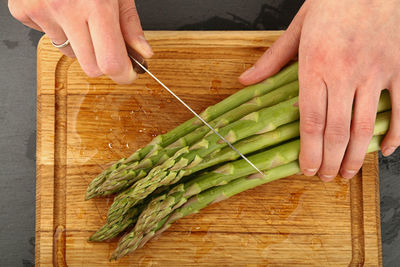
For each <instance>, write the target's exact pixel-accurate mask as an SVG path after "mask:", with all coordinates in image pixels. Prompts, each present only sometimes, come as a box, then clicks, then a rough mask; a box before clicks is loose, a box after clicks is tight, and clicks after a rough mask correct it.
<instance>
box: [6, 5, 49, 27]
mask: <svg viewBox="0 0 400 267" xmlns="http://www.w3.org/2000/svg"><path fill="white" fill-rule="evenodd" d="M19 5H23V4H22V3H20V2H19V1H15V0H14V1H13V0H9V1H8V9H9V10H10V13H11V16H13V17H14V18H15V19H16V20H18V21H19V22H21V23H22V24H24V25H25V26H28V27H29V28H32V29H35V30H37V31H41V32H43V30H42V29H41V28H40V27H39V25H37V24H36V23H35V22H33V21H32V19H31V18H30V17H29V16H28V15H27V14H26V13H25V11H24V10H23V9H22V8H21V7H20V6H19Z"/></svg>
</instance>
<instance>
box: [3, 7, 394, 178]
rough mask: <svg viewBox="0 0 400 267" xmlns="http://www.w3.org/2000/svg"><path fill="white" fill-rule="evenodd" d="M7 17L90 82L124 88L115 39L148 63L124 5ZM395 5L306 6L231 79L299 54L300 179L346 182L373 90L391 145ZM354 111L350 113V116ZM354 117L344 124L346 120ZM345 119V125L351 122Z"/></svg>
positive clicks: (125, 74) (263, 71)
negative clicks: (44, 39)
mask: <svg viewBox="0 0 400 267" xmlns="http://www.w3.org/2000/svg"><path fill="white" fill-rule="evenodd" d="M8 5H9V8H10V12H11V14H12V15H13V16H14V17H15V18H16V19H18V20H19V21H21V22H22V23H24V24H25V25H27V26H29V27H32V28H34V29H37V30H40V31H44V32H46V34H47V35H48V36H49V37H50V38H51V39H52V40H53V42H55V43H57V44H60V43H63V42H65V40H67V37H68V39H69V40H70V42H71V45H70V46H68V47H66V48H63V49H61V51H62V52H63V53H64V54H66V55H67V56H71V57H74V56H76V57H77V58H78V61H79V63H80V64H81V66H82V69H83V70H84V71H85V72H86V73H87V74H88V75H89V76H91V77H96V76H99V75H101V74H106V75H108V76H110V77H111V78H112V79H113V80H114V81H115V82H117V83H131V82H132V81H133V80H134V79H135V78H136V77H137V74H136V73H135V72H134V71H133V68H132V65H131V63H130V61H129V59H128V57H127V52H126V49H125V44H124V42H126V43H128V44H129V45H130V46H131V47H132V48H134V49H135V50H136V51H138V52H139V53H140V54H141V55H142V56H143V57H145V58H149V57H151V56H152V55H153V52H152V50H151V48H150V46H149V45H148V43H147V42H146V40H145V38H144V34H143V31H142V28H141V25H140V20H139V16H138V14H137V11H136V8H135V3H134V1H133V0H108V1H106V0H75V1H72V0H9V2H8ZM399 25H400V0H341V1H336V0H324V1H321V0H307V1H306V2H305V3H304V5H303V6H302V8H301V9H300V10H299V12H298V14H297V15H296V17H295V18H294V19H293V21H292V23H291V24H290V26H289V28H288V30H287V31H286V32H285V33H284V34H283V35H282V37H281V38H279V39H278V40H277V41H276V42H275V43H274V45H273V46H272V47H271V48H270V49H268V50H267V51H266V52H265V54H264V55H263V56H262V57H261V58H260V59H259V60H258V61H257V62H256V63H255V65H254V66H253V67H252V68H250V69H249V70H247V71H246V72H244V73H243V74H242V75H241V76H240V78H239V80H240V82H242V83H243V84H245V85H249V84H253V83H257V82H259V81H262V80H264V79H265V78H267V77H269V76H271V75H273V74H275V73H277V72H278V71H279V70H280V69H281V68H282V67H283V66H284V65H286V64H287V63H288V62H289V60H291V59H292V58H294V57H295V56H296V55H298V58H299V82H300V95H299V107H300V135H301V151H300V159H299V160H300V165H301V169H302V171H303V173H304V174H305V175H315V174H317V173H318V174H319V176H320V177H321V179H322V180H323V181H330V180H332V179H333V178H334V177H335V176H336V175H337V173H338V172H339V171H340V173H341V175H342V176H343V177H345V178H351V177H353V176H354V175H355V174H356V173H357V172H358V170H359V169H360V168H361V165H362V163H363V159H364V156H365V153H366V151H367V147H368V143H369V141H370V140H371V138H372V133H373V125H374V121H375V117H376V110H377V103H378V99H379V95H380V92H381V91H382V90H383V89H384V88H387V89H388V90H389V91H390V95H391V99H392V119H391V125H390V130H389V132H388V134H387V135H386V138H385V139H384V141H383V143H382V145H381V146H382V153H383V155H385V156H388V155H390V154H392V153H393V152H394V150H395V149H396V148H397V147H398V146H399V144H400V103H399V101H400V49H398V47H399V44H400V27H399ZM352 108H353V116H352ZM352 117H353V118H352ZM351 118H352V120H351Z"/></svg>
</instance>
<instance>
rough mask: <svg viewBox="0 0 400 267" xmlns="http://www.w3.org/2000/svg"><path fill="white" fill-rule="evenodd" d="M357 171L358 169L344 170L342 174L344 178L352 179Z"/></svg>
mask: <svg viewBox="0 0 400 267" xmlns="http://www.w3.org/2000/svg"><path fill="white" fill-rule="evenodd" d="M356 173H357V171H356V170H342V171H341V172H340V174H341V175H342V177H343V178H346V179H351V178H353V177H354V175H356Z"/></svg>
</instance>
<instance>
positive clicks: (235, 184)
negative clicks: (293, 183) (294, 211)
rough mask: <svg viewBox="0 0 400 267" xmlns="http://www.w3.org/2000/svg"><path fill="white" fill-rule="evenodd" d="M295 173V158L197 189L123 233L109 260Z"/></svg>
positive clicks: (375, 141)
mask: <svg viewBox="0 0 400 267" xmlns="http://www.w3.org/2000/svg"><path fill="white" fill-rule="evenodd" d="M382 139H383V136H374V137H373V138H372V140H371V142H370V145H369V147H368V152H372V151H377V150H379V146H380V142H381V140H382ZM299 172H300V167H299V164H298V161H297V160H295V161H293V162H290V163H288V164H285V165H281V166H278V167H275V168H272V169H270V170H266V171H264V176H261V175H260V174H258V173H255V174H251V175H247V176H244V177H242V178H238V179H235V180H233V181H231V182H229V183H227V184H224V185H220V186H217V187H212V188H210V189H208V190H206V191H204V192H201V193H200V194H198V195H196V196H193V197H192V198H190V199H189V201H187V202H186V204H185V205H183V206H181V207H180V208H178V209H177V210H175V211H174V212H173V213H172V214H171V215H167V216H166V217H164V218H163V219H161V220H160V221H158V223H157V224H155V226H154V227H153V229H152V230H151V231H149V232H147V233H146V235H144V236H142V237H139V238H138V236H136V235H135V232H131V233H129V234H127V235H125V236H124V237H123V238H122V239H121V241H120V242H119V244H118V247H117V249H116V250H115V251H114V253H113V255H112V257H111V260H117V259H119V258H121V257H123V256H125V255H127V254H129V253H131V252H133V251H134V250H136V249H138V248H140V247H142V246H143V245H144V244H145V243H146V242H147V241H149V240H150V239H151V238H152V237H154V236H155V235H159V234H161V233H162V232H163V231H165V230H166V229H168V228H169V227H170V226H171V224H172V223H173V222H175V221H176V220H178V219H180V218H182V217H185V216H187V215H190V214H193V213H197V212H199V211H200V210H201V209H203V208H205V207H207V206H208V205H211V204H214V203H216V202H219V201H222V200H225V199H227V198H229V197H231V196H234V195H236V194H238V193H241V192H243V191H245V190H248V189H251V188H254V187H256V186H259V185H262V184H265V183H269V182H272V181H274V180H278V179H281V178H285V177H288V176H291V175H294V174H296V173H299Z"/></svg>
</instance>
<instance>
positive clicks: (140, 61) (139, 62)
mask: <svg viewBox="0 0 400 267" xmlns="http://www.w3.org/2000/svg"><path fill="white" fill-rule="evenodd" d="M127 51H128V56H129V58H130V59H131V61H132V66H133V69H134V70H135V71H136V72H137V73H139V74H142V73H147V74H148V75H150V76H151V77H152V78H153V79H154V80H156V82H158V83H159V84H160V85H161V86H162V87H163V88H164V89H165V90H167V91H168V93H170V94H171V95H172V96H173V97H175V98H176V99H177V100H178V101H179V102H181V104H182V105H184V106H185V107H186V108H187V109H188V110H189V111H190V112H192V113H193V115H195V116H196V117H197V118H198V119H199V120H200V121H201V122H202V123H204V125H206V126H207V127H208V128H210V130H211V131H213V132H214V133H215V134H216V135H217V136H218V137H219V138H220V139H221V140H222V141H224V142H225V143H226V144H227V145H228V146H230V147H231V148H232V149H233V150H234V151H235V152H236V153H238V154H239V155H240V156H241V157H242V158H243V159H244V160H245V161H246V162H247V163H248V164H250V165H251V166H252V167H253V168H254V169H255V170H256V171H257V172H259V173H260V174H261V175H262V176H263V177H264V173H263V172H261V171H260V170H259V169H258V168H257V167H256V165H254V164H253V163H252V162H251V161H250V160H249V159H248V158H247V157H246V156H245V155H243V154H242V153H241V152H240V151H239V150H237V149H236V148H235V147H234V146H233V145H232V144H231V143H230V142H229V141H228V140H226V139H225V137H223V136H222V135H220V134H219V133H218V131H217V130H216V129H214V127H212V126H211V125H210V124H208V123H207V122H206V121H205V120H204V119H203V118H202V117H201V116H200V115H199V114H197V113H196V111H194V110H193V109H192V108H191V107H190V106H188V105H187V104H186V103H185V102H184V101H183V100H182V99H181V98H180V97H178V96H177V95H176V94H175V93H174V92H173V91H172V90H171V89H169V88H168V87H167V86H166V85H165V84H164V83H163V82H161V81H160V80H159V79H158V78H157V77H156V76H155V75H154V74H153V73H151V72H150V71H149V69H148V64H147V62H146V60H145V59H144V58H143V57H142V56H140V55H139V53H137V52H136V51H135V50H134V49H132V48H130V47H129V46H127Z"/></svg>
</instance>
